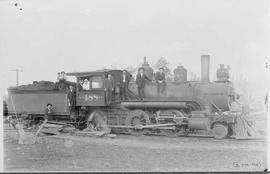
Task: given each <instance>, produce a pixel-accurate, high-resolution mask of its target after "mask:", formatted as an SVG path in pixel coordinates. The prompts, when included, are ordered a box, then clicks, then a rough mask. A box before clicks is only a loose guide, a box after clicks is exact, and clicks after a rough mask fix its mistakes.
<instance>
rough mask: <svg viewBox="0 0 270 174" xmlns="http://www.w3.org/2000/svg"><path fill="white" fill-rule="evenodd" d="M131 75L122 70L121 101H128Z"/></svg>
mask: <svg viewBox="0 0 270 174" xmlns="http://www.w3.org/2000/svg"><path fill="white" fill-rule="evenodd" d="M130 77H131V75H128V73H127V71H126V70H123V74H122V76H121V83H120V84H121V88H120V89H121V100H127V99H128V95H127V92H128V84H129V81H130Z"/></svg>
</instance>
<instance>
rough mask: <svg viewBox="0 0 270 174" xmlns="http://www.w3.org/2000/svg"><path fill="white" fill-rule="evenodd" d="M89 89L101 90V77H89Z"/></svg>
mask: <svg viewBox="0 0 270 174" xmlns="http://www.w3.org/2000/svg"><path fill="white" fill-rule="evenodd" d="M89 81H90V88H91V89H100V88H103V79H102V77H101V76H93V77H90V79H89Z"/></svg>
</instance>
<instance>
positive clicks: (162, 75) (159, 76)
mask: <svg viewBox="0 0 270 174" xmlns="http://www.w3.org/2000/svg"><path fill="white" fill-rule="evenodd" d="M156 81H157V83H159V82H158V81H162V83H165V73H160V72H157V73H156Z"/></svg>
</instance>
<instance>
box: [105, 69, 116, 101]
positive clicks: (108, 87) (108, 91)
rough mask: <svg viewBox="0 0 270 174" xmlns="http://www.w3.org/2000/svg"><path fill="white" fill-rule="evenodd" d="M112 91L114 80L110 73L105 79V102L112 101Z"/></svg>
mask: <svg viewBox="0 0 270 174" xmlns="http://www.w3.org/2000/svg"><path fill="white" fill-rule="evenodd" d="M113 91H114V80H113V78H112V75H111V74H108V78H106V79H105V95H106V96H105V100H106V103H107V104H111V103H112V93H113Z"/></svg>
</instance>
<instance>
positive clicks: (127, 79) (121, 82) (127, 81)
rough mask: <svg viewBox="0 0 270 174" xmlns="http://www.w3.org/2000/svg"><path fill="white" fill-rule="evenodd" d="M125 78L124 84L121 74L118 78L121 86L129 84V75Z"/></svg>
mask: <svg viewBox="0 0 270 174" xmlns="http://www.w3.org/2000/svg"><path fill="white" fill-rule="evenodd" d="M125 77H126V79H125V80H126V82H125V83H124V82H123V78H124V77H123V74H122V75H121V77H120V84H121V85H122V86H123V85H125V84H129V82H130V78H131V75H129V74H126V75H125Z"/></svg>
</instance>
